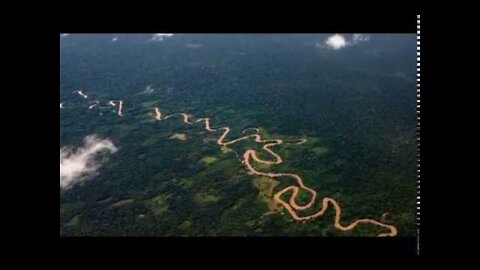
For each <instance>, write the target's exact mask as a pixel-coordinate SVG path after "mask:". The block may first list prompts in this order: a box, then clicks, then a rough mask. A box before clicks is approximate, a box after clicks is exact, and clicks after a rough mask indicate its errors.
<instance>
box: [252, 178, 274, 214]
mask: <svg viewBox="0 0 480 270" xmlns="http://www.w3.org/2000/svg"><path fill="white" fill-rule="evenodd" d="M278 184H279V182H278V181H276V180H273V179H272V178H270V177H267V176H260V177H254V178H253V185H254V186H255V188H257V189H258V198H259V199H260V200H262V201H263V202H265V203H266V204H267V207H268V210H269V211H275V210H276V209H277V208H278V203H277V202H275V201H274V200H273V190H274V188H275V187H276V186H278Z"/></svg>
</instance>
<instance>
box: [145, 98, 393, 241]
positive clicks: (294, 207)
mask: <svg viewBox="0 0 480 270" xmlns="http://www.w3.org/2000/svg"><path fill="white" fill-rule="evenodd" d="M154 112H155V119H156V120H158V121H161V120H167V119H169V118H171V117H173V116H181V117H182V119H183V122H184V123H185V124H189V125H190V124H195V123H200V122H204V126H205V130H207V131H209V132H216V131H218V130H222V131H223V132H222V134H221V135H220V137H219V138H218V140H217V144H218V145H221V146H227V145H231V144H234V143H236V142H239V141H242V140H246V139H248V138H254V141H255V142H257V143H265V144H264V145H263V147H262V149H263V150H265V151H266V152H268V153H269V154H271V155H272V156H273V157H274V159H273V160H263V159H261V158H259V157H258V155H257V152H256V151H255V150H254V149H247V150H246V151H245V153H244V154H243V159H242V164H243V165H244V166H245V168H246V169H247V171H248V172H249V173H250V174H251V175H259V176H266V177H270V178H278V177H290V178H293V179H295V181H296V183H297V185H291V186H288V187H285V188H283V189H282V190H280V191H278V192H277V193H276V194H275V195H274V196H273V199H274V201H275V202H277V203H279V204H281V205H282V206H283V207H284V208H285V209H286V210H287V211H288V213H289V214H290V216H291V217H292V218H293V219H294V220H297V221H308V220H313V219H315V218H318V217H321V216H323V215H324V214H325V212H326V211H327V210H328V207H329V205H332V206H333V208H334V210H335V218H334V226H335V228H336V229H338V230H340V231H350V230H353V229H354V228H355V227H356V226H357V225H359V224H362V223H366V224H372V225H375V226H379V227H383V228H385V229H387V230H388V232H385V233H381V234H378V236H380V237H382V236H396V235H397V233H398V231H397V228H396V227H395V226H393V225H389V224H385V223H382V222H380V221H377V220H374V219H368V218H363V219H357V220H355V221H353V222H352V223H350V224H348V225H342V224H341V223H340V221H341V213H342V209H341V207H340V205H339V204H338V202H337V201H336V200H335V199H333V198H330V197H324V198H323V199H322V207H321V208H320V209H319V210H318V211H317V212H316V213H314V214H311V215H307V216H301V215H299V213H298V212H299V211H302V210H307V209H309V208H311V207H312V206H313V204H314V203H315V199H316V198H317V192H316V191H315V190H313V189H311V188H309V187H308V186H306V185H305V183H304V182H303V179H302V178H301V177H300V176H299V175H297V174H294V173H273V172H261V171H258V170H256V169H255V168H254V167H253V166H252V164H251V160H254V161H256V162H258V163H262V164H268V165H271V164H280V163H282V162H283V160H282V157H281V156H279V155H278V154H277V153H275V152H274V151H273V150H271V149H270V147H273V146H276V145H280V144H282V143H283V141H282V140H279V139H276V140H262V138H261V135H260V134H258V133H259V130H258V129H257V128H255V129H254V130H255V134H250V135H245V136H243V137H240V138H237V139H234V140H231V141H224V140H225V137H226V136H227V135H228V133H229V132H230V128H229V127H219V128H212V127H211V126H210V118H199V119H197V120H195V121H190V116H189V115H188V114H186V113H174V114H170V115H167V116H165V117H164V118H162V113H161V111H160V109H159V108H158V107H155V108H154ZM249 129H251V128H249ZM246 130H247V129H245V130H243V131H242V134H245V131H246ZM306 142H307V139H301V140H299V141H298V142H297V143H296V144H303V143H306ZM300 189H302V190H305V191H307V192H308V193H310V194H311V199H310V201H309V202H308V203H307V204H305V205H298V204H297V202H296V198H297V195H298V193H299V191H300ZM289 191H292V193H291V195H290V198H289V199H288V201H285V200H284V199H283V198H282V195H284V194H285V193H287V192H289ZM385 214H386V213H384V214H383V215H382V220H383V219H384V217H385Z"/></svg>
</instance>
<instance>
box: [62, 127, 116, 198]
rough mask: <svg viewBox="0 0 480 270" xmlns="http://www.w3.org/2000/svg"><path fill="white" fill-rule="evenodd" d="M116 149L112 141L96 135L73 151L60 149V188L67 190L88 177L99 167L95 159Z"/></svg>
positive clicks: (88, 138) (88, 137) (86, 138)
mask: <svg viewBox="0 0 480 270" xmlns="http://www.w3.org/2000/svg"><path fill="white" fill-rule="evenodd" d="M116 151H117V148H116V147H115V145H113V143H112V141H110V140H108V139H100V138H98V137H97V136H96V135H90V136H87V137H85V139H84V146H83V147H81V148H77V150H76V151H73V150H72V149H71V148H68V147H64V148H61V149H60V188H61V189H68V188H71V187H72V186H73V185H74V184H77V183H79V182H81V181H83V180H85V179H87V178H88V177H89V176H92V175H93V174H94V173H95V172H96V170H97V169H98V168H99V167H100V165H101V164H100V162H99V161H97V160H95V158H96V157H97V156H98V155H99V154H101V153H105V152H106V153H115V152H116Z"/></svg>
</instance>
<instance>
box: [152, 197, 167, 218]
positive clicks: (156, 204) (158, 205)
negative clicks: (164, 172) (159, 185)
mask: <svg viewBox="0 0 480 270" xmlns="http://www.w3.org/2000/svg"><path fill="white" fill-rule="evenodd" d="M167 199H168V196H166V195H165V194H160V195H158V196H156V197H154V198H152V199H151V200H150V201H149V206H150V209H151V210H152V211H153V212H154V213H155V214H156V215H161V214H163V213H165V212H167V211H168V204H167Z"/></svg>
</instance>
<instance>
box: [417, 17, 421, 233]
mask: <svg viewBox="0 0 480 270" xmlns="http://www.w3.org/2000/svg"><path fill="white" fill-rule="evenodd" d="M417 228H418V229H419V228H420V15H417Z"/></svg>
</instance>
